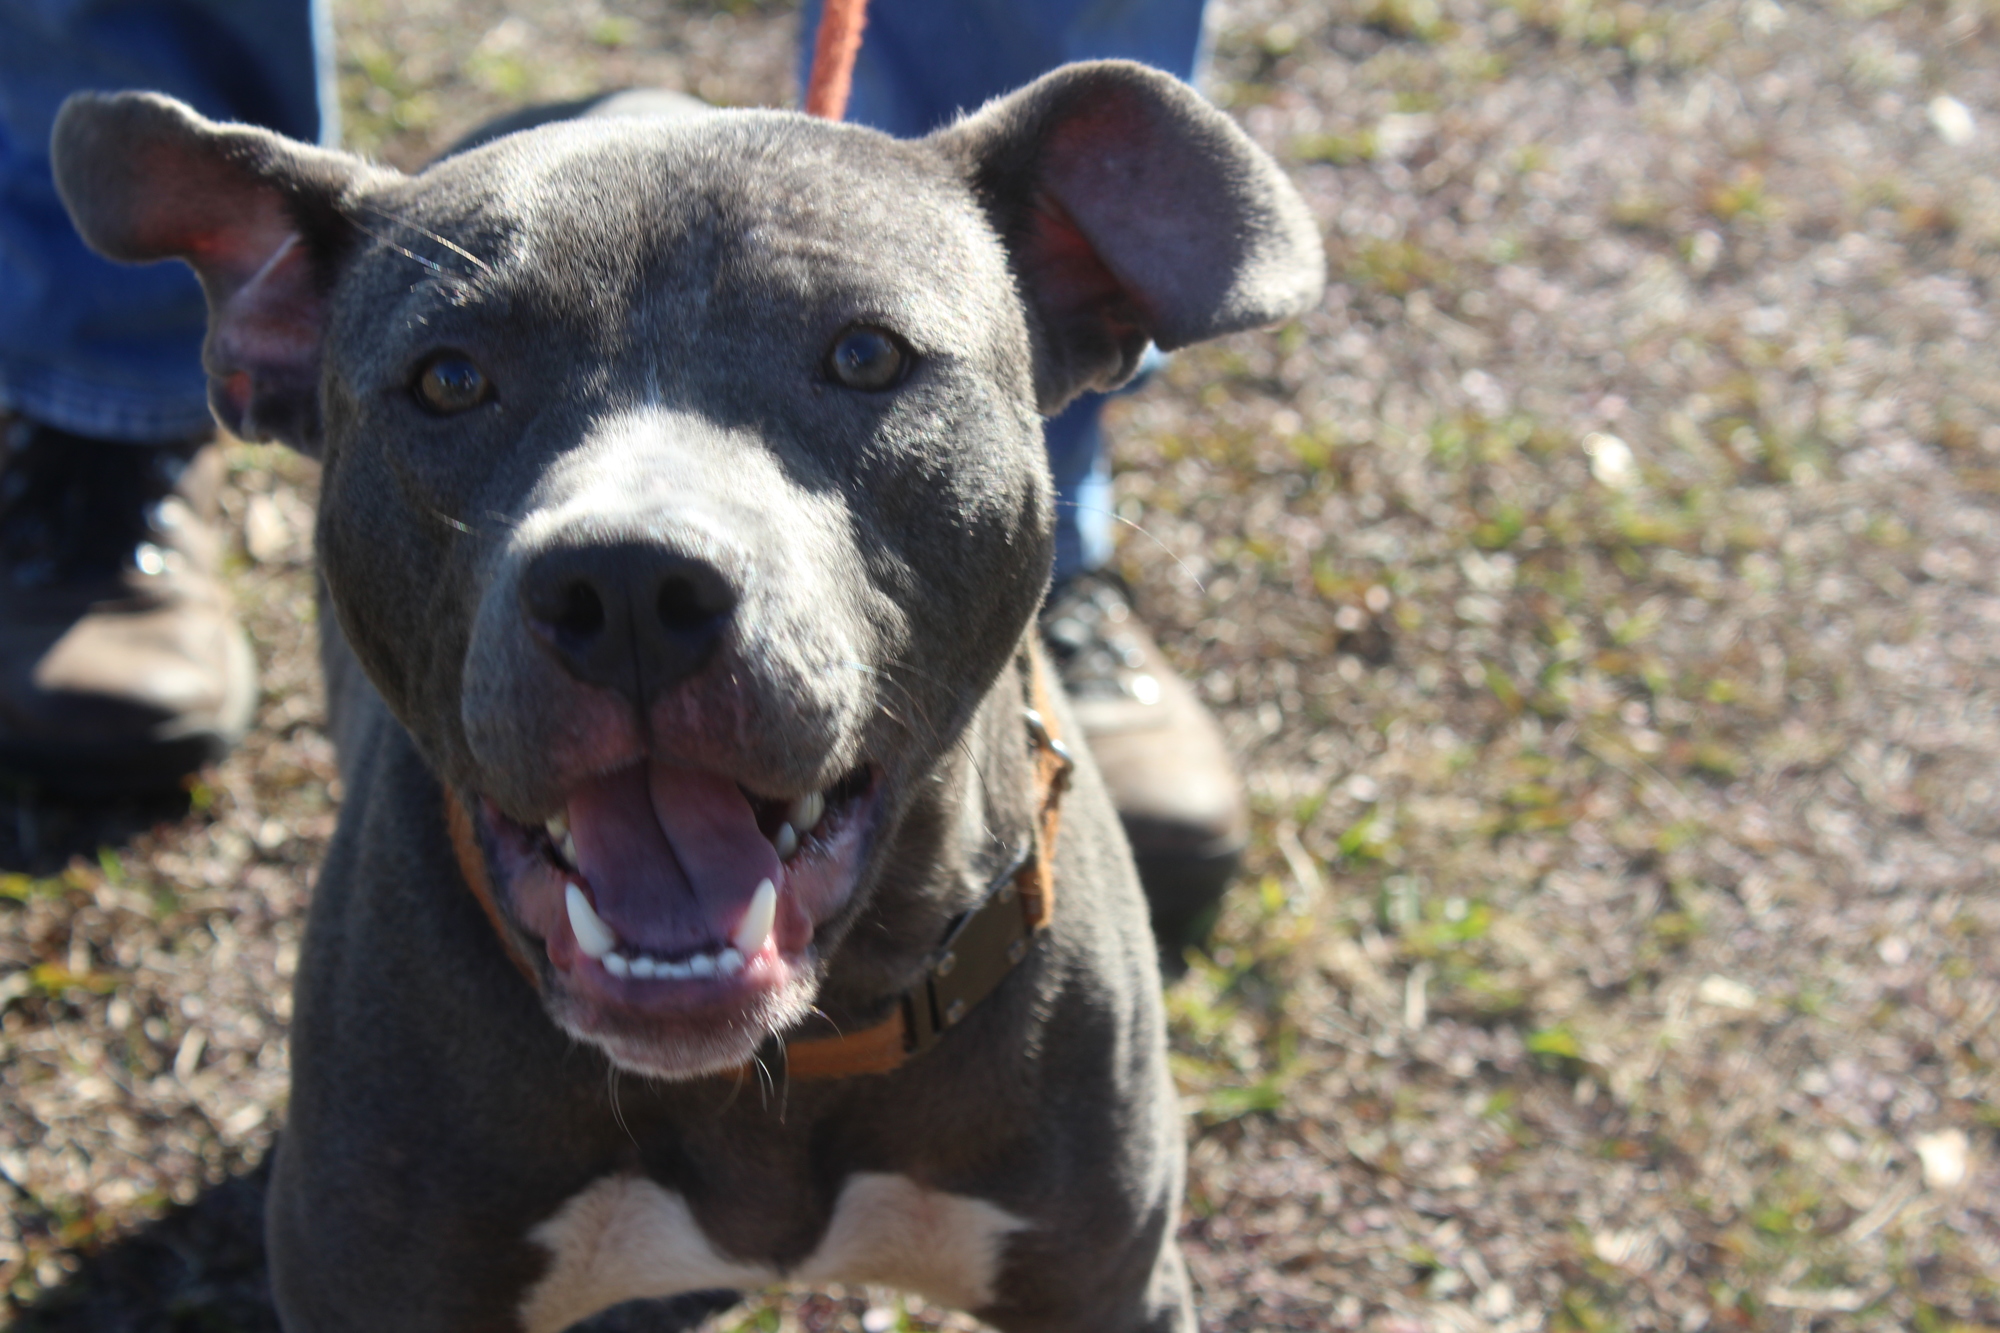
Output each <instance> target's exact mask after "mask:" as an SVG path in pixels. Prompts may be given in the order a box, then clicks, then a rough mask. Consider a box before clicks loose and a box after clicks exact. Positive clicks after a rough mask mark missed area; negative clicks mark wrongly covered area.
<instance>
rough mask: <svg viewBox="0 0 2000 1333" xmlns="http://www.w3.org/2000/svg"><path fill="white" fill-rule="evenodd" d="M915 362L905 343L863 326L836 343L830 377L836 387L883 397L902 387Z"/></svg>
mask: <svg viewBox="0 0 2000 1333" xmlns="http://www.w3.org/2000/svg"><path fill="white" fill-rule="evenodd" d="M914 359H915V358H914V357H913V356H912V355H911V354H910V351H909V349H908V348H906V347H904V346H903V342H902V339H900V338H898V337H896V336H895V335H894V334H892V333H888V332H886V331H884V330H882V329H877V328H870V327H869V326H867V325H865V324H859V325H856V326H855V327H854V328H851V329H849V330H847V331H846V332H845V333H843V334H841V335H840V336H839V337H838V338H835V339H834V340H833V347H832V348H831V349H830V350H829V351H828V352H827V354H826V373H827V375H828V376H829V377H830V378H831V379H832V380H833V381H834V383H836V384H844V385H846V386H847V387H848V388H850V389H861V390H863V391H865V392H868V393H879V392H880V391H882V390H883V389H893V388H895V387H896V386H897V385H898V384H901V383H902V382H903V376H905V375H907V374H908V373H909V370H910V362H911V361H912V360H914Z"/></svg>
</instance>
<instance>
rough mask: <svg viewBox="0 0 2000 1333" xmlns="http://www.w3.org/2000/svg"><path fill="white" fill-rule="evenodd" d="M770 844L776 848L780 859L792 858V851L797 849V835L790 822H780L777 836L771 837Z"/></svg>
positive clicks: (787, 859)
mask: <svg viewBox="0 0 2000 1333" xmlns="http://www.w3.org/2000/svg"><path fill="white" fill-rule="evenodd" d="M771 844H772V845H773V846H774V847H776V848H777V849H778V859H779V860H780V861H789V860H791V859H792V853H793V852H796V851H797V850H798V849H799V835H798V833H797V832H796V831H794V830H793V828H792V826H791V825H790V824H780V825H778V836H777V837H775V838H773V839H771Z"/></svg>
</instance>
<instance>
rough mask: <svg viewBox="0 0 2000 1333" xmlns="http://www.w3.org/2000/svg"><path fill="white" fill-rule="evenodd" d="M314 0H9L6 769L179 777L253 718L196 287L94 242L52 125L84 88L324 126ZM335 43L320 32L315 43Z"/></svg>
mask: <svg viewBox="0 0 2000 1333" xmlns="http://www.w3.org/2000/svg"><path fill="white" fill-rule="evenodd" d="M325 23H326V17H325V13H324V11H323V10H321V9H320V8H319V7H318V6H316V5H315V4H313V3H311V2H310V0H173V2H172V3H133V2H132V0H122V2H119V0H0V444H3V445H4V452H3V453H0V769H4V770H5V771H7V772H9V773H12V774H15V775H18V776H24V777H28V778H31V779H35V780H39V781H41V782H44V783H46V784H49V785H52V786H57V787H67V788H74V789H82V790H114V789H130V788H149V787H156V786H163V785H170V784H171V783H172V782H173V781H175V780H176V779H177V778H178V777H179V776H180V775H181V774H182V773H184V772H185V771H187V770H188V769H190V768H192V767H194V766H196V765H198V764H199V763H201V762H202V761H204V760H206V759H208V758H211V757H213V756H215V755H216V754H218V753H220V751H221V750H222V749H224V748H226V746H227V745H228V744H229V743H231V742H232V741H233V740H235V739H236V738H237V737H238V736H239V735H240V734H241V731H242V730H243V727H244V726H245V725H246V724H247V721H248V716H249V711H250V705H251V703H252V702H253V700H254V697H255V682H254V677H253V673H252V670H251V667H250V658H249V652H248V648H247V646H246V645H245V644H244V642H243V638H242V632H241V630H240V629H238V628H237V626H236V625H235V622H234V619H233V617H232V615H231V613H230V611H229V607H228V604H227V599H226V597H225V596H224V595H223V593H222V590H221V588H220V585H219V584H218V583H217V582H216V581H215V578H214V576H213V572H214V565H215V557H216V555H217V548H218V543H217V541H216V539H215V536H214V534H213V533H212V532H210V531H208V526H209V524H210V523H212V521H213V499H214V492H215V488H216V485H217V482H218V479H219V472H220V462H219V459H218V458H217V457H216V456H215V453H214V450H213V449H212V448H209V447H206V443H205V442H206V441H207V440H208V438H209V437H210V436H211V435H212V433H213V430H214V423H213V421H212V420H211V418H210V416H209V412H208V405H207V396H206V382H205V377H204V376H203V374H202V371H201V367H200V347H201V337H202V330H203V328H204V326H205V323H206V311H205V309H204V305H203V301H202V296H201V291H200V288H199V287H198V286H197V284H196V283H195V281H194V279H193V277H192V275H191V274H189V273H188V272H187V271H186V270H185V269H183V268H182V267H181V266H179V265H159V266H154V267H150V268H130V267H126V266H123V265H116V264H112V263H109V262H107V261H105V260H102V259H99V258H98V257H97V256H95V255H93V254H91V253H90V252H89V251H88V250H87V249H86V248H85V247H84V245H83V243H82V241H81V240H80V239H79V238H78V237H77V235H76V233H75V231H74V230H73V229H72V228H71V226H70V224H69V219H68V217H67V215H66V214H65V213H64V211H63V208H62V204H61V201H60V200H59V199H58V198H57V196H56V192H55V186H54V182H53V181H52V179H51V178H50V173H49V161H48V142H49V132H50V129H51V127H52V125H53V123H54V120H55V115H56V112H57V110H58V109H59V108H60V107H61V105H62V102H63V99H64V98H65V97H67V96H68V95H69V94H70V93H72V92H77V91H81V90H85V89H122V88H151V89H156V90H159V91H163V92H168V93H171V94H173V95H174V96H176V97H180V98H182V99H184V100H186V101H189V102H191V103H192V104H194V105H195V106H197V107H198V108H200V109H201V110H203V111H204V112H206V113H208V114H209V115H212V116H216V117H218V118H222V119H235V120H250V121H255V122H258V123H261V124H265V125H269V126H271V127H273V128H275V129H278V130H280V131H282V132H284V133H287V134H290V135H293V136H295V137H299V138H304V139H319V138H321V137H322V134H323V132H325V131H327V130H329V129H330V120H331V118H330V116H328V115H326V114H323V108H322V104H321V90H322V88H330V80H327V79H324V78H323V77H322V74H323V70H322V67H321V60H322V56H323V55H324V54H325V53H326V52H327V50H328V47H329V44H328V43H325V42H323V41H321V40H320V38H321V36H322V33H323V31H324V28H325ZM316 47H318V48H319V50H317V51H316V49H315V48H316Z"/></svg>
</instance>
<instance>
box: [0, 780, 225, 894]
mask: <svg viewBox="0 0 2000 1333" xmlns="http://www.w3.org/2000/svg"><path fill="white" fill-rule="evenodd" d="M191 806H192V801H191V799H190V797H189V796H188V794H187V793H186V792H173V793H170V794H167V795H164V796H150V797H145V798H142V799H140V798H129V797H128V798H120V799H116V800H97V801H90V800H77V799H72V798H67V797H65V798H58V797H54V796H49V795H44V794H41V793H38V792H37V791H36V790H35V789H34V788H33V787H32V786H27V785H24V784H19V783H16V782H13V781H11V780H9V779H6V778H4V777H0V872H5V873H20V874H27V875H51V874H54V873H55V872H57V871H59V870H61V869H62V868H63V867H64V866H65V865H67V864H69V862H70V860H71V858H73V857H78V856H82V857H86V858H94V857H95V856H96V855H97V853H98V849H99V848H101V847H123V846H125V845H126V844H127V843H129V842H131V841H132V839H134V838H136V837H137V836H139V835H140V834H141V833H144V832H145V831H146V830H148V829H152V828H158V827H159V826H161V825H163V824H169V823H172V822H174V821H176V820H180V819H184V818H186V817H187V814H188V811H189V809H190V808H191Z"/></svg>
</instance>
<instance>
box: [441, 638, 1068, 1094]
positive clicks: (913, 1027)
mask: <svg viewBox="0 0 2000 1333" xmlns="http://www.w3.org/2000/svg"><path fill="white" fill-rule="evenodd" d="M1021 668H1022V676H1023V692H1024V693H1025V695H1026V700H1025V704H1026V706H1025V707H1024V708H1023V709H1022V710H1021V712H1022V719H1023V721H1024V722H1025V723H1026V724H1027V730H1028V743H1029V744H1030V745H1031V746H1033V747H1034V751H1035V808H1036V816H1035V819H1034V820H1033V822H1032V824H1031V826H1030V829H1029V833H1028V837H1027V838H1026V839H1025V840H1024V842H1023V845H1022V847H1021V848H1020V850H1019V851H1018V852H1017V853H1016V855H1015V857H1014V860H1013V861H1012V862H1011V863H1010V864H1009V865H1008V866H1007V868H1006V869H1004V870H1003V871H1001V873H1000V875H999V877H998V878H997V879H996V880H995V881H994V883H993V885H992V887H991V888H990V889H989V890H988V891H987V894H986V897H985V899H984V900H982V901H981V902H980V903H979V904H978V905H977V906H975V907H973V908H972V909H971V910H969V911H967V912H966V913H965V914H964V915H962V916H960V917H959V918H958V919H957V920H955V921H954V922H953V923H952V925H951V927H950V928H949V929H948V930H947V931H946V932H945V938H944V940H943V942H942V943H940V944H939V946H938V947H937V948H936V949H935V950H933V951H932V952H931V956H930V958H929V959H928V960H927V964H926V966H925V969H924V976H923V979H922V980H920V981H919V982H917V984H916V985H914V986H912V987H910V988H909V989H908V990H906V991H904V992H903V993H902V994H901V995H900V996H898V997H896V1002H895V1006H894V1008H893V1009H892V1010H891V1011H890V1013H889V1016H888V1017H887V1018H886V1019H884V1020H883V1021H881V1022H880V1023H877V1024H875V1025H874V1026H872V1027H867V1028H863V1029H862V1030H860V1031H859V1032H849V1033H843V1034H841V1035H839V1036H833V1037H802V1038H795V1039H793V1040H790V1041H787V1042H785V1043H783V1046H784V1055H785V1071H786V1073H787V1074H788V1075H789V1076H790V1077H792V1078H795V1079H822V1078H847V1077H849V1076H851V1075H855V1074H885V1073H887V1072H889V1071H890V1070H892V1069H895V1068H897V1067H898V1066H899V1065H902V1064H903V1063H904V1062H906V1061H908V1060H910V1059H911V1058H913V1057H915V1056H918V1055H921V1054H923V1053H924V1052H925V1051H927V1050H929V1049H930V1048H931V1047H932V1046H933V1045H935V1044H936V1043H937V1041H938V1039H939V1038H940V1037H942V1036H943V1035H944V1034H945V1033H946V1032H947V1031H949V1030H950V1029H952V1028H953V1027H956V1026H957V1025H958V1024H959V1023H960V1022H961V1021H963V1020H964V1018H965V1016H966V1014H968V1013H969V1012H971V1010H972V1007H973V1006H974V1005H976V1004H978V1003H979V1002H980V1001H981V1000H983V999H985V998H986V997H987V995H989V994H991V993H992V991H993V990H994V988H995V987H997V986H998V985H999V984H1000V983H1001V982H1002V981H1003V980H1005V979H1006V977H1007V974H1008V973H1009V972H1012V971H1013V970H1014V968H1015V966H1016V965H1017V964H1019V963H1020V962H1021V960H1022V959H1024V958H1026V957H1027V955H1028V948H1029V946H1030V945H1031V944H1032V943H1033V942H1034V938H1035V936H1036V935H1037V934H1039V933H1040V932H1041V931H1042V930H1043V929H1044V928H1045V927H1047V926H1048V924H1049V922H1050V921H1051V920H1053V919H1054V917H1055V909H1056V863H1055V853H1056V831H1057V829H1058V828H1059V827H1060V825H1061V822H1062V798H1063V793H1064V792H1065V791H1067V790H1068V789H1069V779H1070V773H1071V771H1072V770H1073V769H1074V768H1075V767H1076V761H1075V760H1074V759H1073V758H1071V756H1070V752H1069V748H1068V747H1067V746H1065V745H1064V744H1063V742H1062V738H1061V737H1060V736H1058V735H1057V734H1056V731H1055V725H1054V718H1055V712H1054V710H1053V709H1052V708H1051V707H1050V702H1051V701H1050V696H1049V681H1048V667H1047V665H1046V664H1045V663H1044V662H1043V660H1042V654H1041V650H1040V649H1039V648H1038V647H1032V646H1031V647H1030V648H1028V649H1027V650H1026V651H1024V652H1023V654H1022V663H1021ZM445 822H446V825H447V827H448V828H449V830H450V833H451V849H452V853H453V855H454V856H456V857H457V859H458V869H459V873H460V874H461V875H463V876H464V878H465V883H466V887H468V888H469V889H471V890H472V896H473V897H474V898H476V899H478V900H479V906H480V908H481V910H483V911H484V912H485V913H486V918H487V920H488V921H489V922H491V923H492V926H493V933H494V934H495V935H497V936H499V937H500V942H501V944H502V945H503V946H504V947H505V948H506V950H507V956H508V958H509V959H511V960H512V961H513V964H514V966H515V967H517V968H519V969H520V971H521V975H523V976H525V977H526V978H527V979H528V981H529V984H531V985H533V986H534V987H535V988H536V989H537V990H539V989H541V978H540V977H539V975H538V974H537V973H536V970H535V967H534V964H533V963H532V962H530V961H529V960H528V959H527V958H526V957H524V956H523V955H522V953H521V951H520V948H519V946H518V945H517V944H516V943H515V938H516V937H515V935H514V932H512V931H510V930H509V929H507V925H506V921H505V919H504V918H503V917H502V916H501V914H500V907H499V904H498V903H497V902H495V901H494V897H493V884H492V881H491V880H490V879H489V878H488V877H487V874H486V858H485V856H484V855H483V853H482V852H481V850H480V846H479V837H478V834H477V833H476V832H475V831H474V829H473V824H472V817H471V815H470V814H469V813H468V812H467V811H466V809H465V806H464V804H463V803H461V802H460V801H459V799H458V794H457V793H456V792H454V791H452V790H451V789H449V788H446V790H445Z"/></svg>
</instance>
